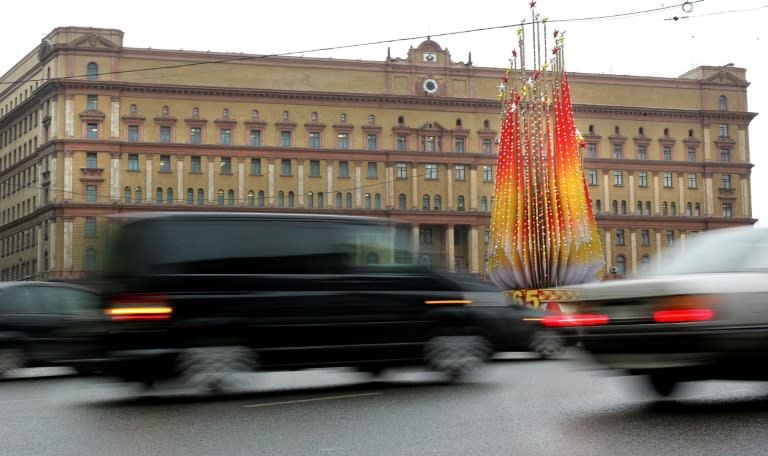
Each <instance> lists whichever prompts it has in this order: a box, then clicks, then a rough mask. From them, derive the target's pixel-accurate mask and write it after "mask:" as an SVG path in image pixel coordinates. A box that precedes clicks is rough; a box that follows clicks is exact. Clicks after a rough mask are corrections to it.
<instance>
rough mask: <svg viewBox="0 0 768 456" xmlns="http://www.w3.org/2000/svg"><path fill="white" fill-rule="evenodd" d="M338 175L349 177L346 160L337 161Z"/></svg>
mask: <svg viewBox="0 0 768 456" xmlns="http://www.w3.org/2000/svg"><path fill="white" fill-rule="evenodd" d="M339 177H349V162H348V161H346V160H340V161H339Z"/></svg>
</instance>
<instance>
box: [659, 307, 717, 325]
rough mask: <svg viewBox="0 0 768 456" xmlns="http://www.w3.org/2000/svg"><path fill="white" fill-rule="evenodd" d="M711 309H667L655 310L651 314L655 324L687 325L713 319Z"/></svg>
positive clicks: (713, 314)
mask: <svg viewBox="0 0 768 456" xmlns="http://www.w3.org/2000/svg"><path fill="white" fill-rule="evenodd" d="M714 316H715V313H714V312H713V311H712V309H669V310H657V311H656V312H654V313H653V321H655V322H656V323H687V322H692V321H708V320H711V319H712V318H714Z"/></svg>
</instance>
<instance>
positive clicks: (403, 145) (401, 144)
mask: <svg viewBox="0 0 768 456" xmlns="http://www.w3.org/2000/svg"><path fill="white" fill-rule="evenodd" d="M407 148H408V137H407V136H405V135H397V150H399V151H400V152H403V151H405V150H406V149H407Z"/></svg>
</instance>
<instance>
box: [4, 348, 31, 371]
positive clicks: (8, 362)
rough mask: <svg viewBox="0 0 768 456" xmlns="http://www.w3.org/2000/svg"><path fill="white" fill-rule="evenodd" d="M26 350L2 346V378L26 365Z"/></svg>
mask: <svg viewBox="0 0 768 456" xmlns="http://www.w3.org/2000/svg"><path fill="white" fill-rule="evenodd" d="M24 365H25V362H24V352H22V351H21V350H20V349H18V348H0V378H3V377H5V376H6V375H8V373H10V372H12V371H14V370H16V369H21V368H22V367H24Z"/></svg>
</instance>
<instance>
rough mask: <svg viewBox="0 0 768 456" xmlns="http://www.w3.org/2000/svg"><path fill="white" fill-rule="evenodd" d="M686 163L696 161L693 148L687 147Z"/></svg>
mask: <svg viewBox="0 0 768 456" xmlns="http://www.w3.org/2000/svg"><path fill="white" fill-rule="evenodd" d="M688 161H692V162H695V161H696V148H695V147H689V148H688Z"/></svg>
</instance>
